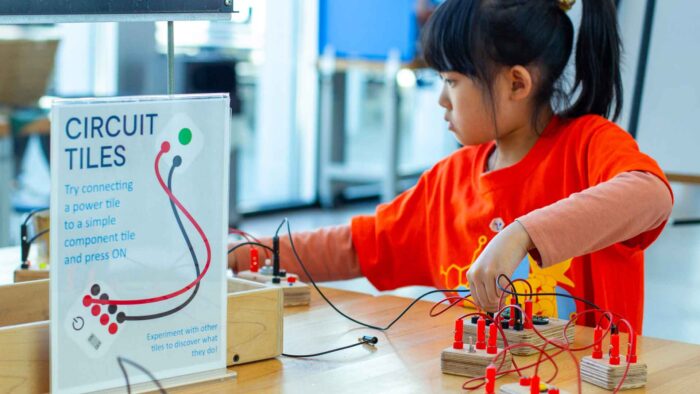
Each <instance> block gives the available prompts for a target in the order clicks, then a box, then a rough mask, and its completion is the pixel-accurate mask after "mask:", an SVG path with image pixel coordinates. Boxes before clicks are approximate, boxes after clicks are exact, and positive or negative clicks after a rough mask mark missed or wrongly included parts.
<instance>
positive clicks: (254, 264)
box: [250, 248, 260, 272]
mask: <svg viewBox="0 0 700 394" xmlns="http://www.w3.org/2000/svg"><path fill="white" fill-rule="evenodd" d="M259 269H260V256H259V255H258V250H257V249H255V248H250V272H258V270H259Z"/></svg>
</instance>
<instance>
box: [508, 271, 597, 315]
mask: <svg viewBox="0 0 700 394" xmlns="http://www.w3.org/2000/svg"><path fill="white" fill-rule="evenodd" d="M501 278H505V279H506V280H507V281H509V282H510V279H509V278H508V276H506V275H504V274H500V275H498V279H497V280H496V286H498V288H499V289H500V290H501V291H502V292H504V293H506V294H510V295H513V296H516V295H519V296H522V297H532V296H555V297H565V298H570V299H572V300H576V301H579V302H582V303H584V304H586V305H588V306H590V307H592V308H594V309H597V310H602V309H601V308H600V307H599V306H598V305H596V304H594V303H592V302H590V301H588V300H584V299H583V298H581V297H576V296H572V295H571V294H563V293H557V292H554V293H518V292H516V291H510V290H507V289H504V288H503V286H501V284H500V283H499V282H500V280H501ZM511 285H512V282H511ZM513 290H515V287H513Z"/></svg>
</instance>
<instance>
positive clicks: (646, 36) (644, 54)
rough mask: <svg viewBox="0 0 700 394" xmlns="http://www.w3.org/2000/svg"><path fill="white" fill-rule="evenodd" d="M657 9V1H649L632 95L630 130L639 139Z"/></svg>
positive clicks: (645, 13)
mask: <svg viewBox="0 0 700 394" xmlns="http://www.w3.org/2000/svg"><path fill="white" fill-rule="evenodd" d="M655 8H656V0H647V6H646V11H645V12H644V26H643V29H642V44H641V47H640V48H639V60H637V77H636V80H635V82H634V94H633V95H632V109H631V110H630V123H629V129H628V131H629V132H630V134H632V137H634V138H637V132H638V131H639V117H640V115H641V110H642V97H643V95H644V82H645V80H646V75H647V65H648V63H649V46H650V43H651V34H652V29H653V25H654V12H655Z"/></svg>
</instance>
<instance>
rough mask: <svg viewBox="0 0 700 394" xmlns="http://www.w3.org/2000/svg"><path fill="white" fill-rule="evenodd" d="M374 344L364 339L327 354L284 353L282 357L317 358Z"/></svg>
mask: <svg viewBox="0 0 700 394" xmlns="http://www.w3.org/2000/svg"><path fill="white" fill-rule="evenodd" d="M373 342H374V341H373V340H372V339H364V340H362V341H360V342H357V343H353V344H352V345H348V346H343V347H339V348H336V349H331V350H326V351H325V352H320V353H313V354H288V353H282V355H283V356H284V357H290V358H309V357H317V356H323V355H324V354H329V353H335V352H339V351H341V350H345V349H350V348H353V347H356V346H360V345H365V344H371V343H373Z"/></svg>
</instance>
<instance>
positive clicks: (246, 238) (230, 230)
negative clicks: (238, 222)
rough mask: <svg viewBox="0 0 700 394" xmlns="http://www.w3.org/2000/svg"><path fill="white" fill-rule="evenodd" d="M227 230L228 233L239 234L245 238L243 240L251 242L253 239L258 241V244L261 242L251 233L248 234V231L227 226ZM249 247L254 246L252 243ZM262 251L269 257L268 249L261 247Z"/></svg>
mask: <svg viewBox="0 0 700 394" xmlns="http://www.w3.org/2000/svg"><path fill="white" fill-rule="evenodd" d="M228 232H229V234H236V235H240V236H241V237H243V238H245V240H246V241H248V242H253V241H255V242H257V243H259V244H261V243H262V242H260V240H259V239H258V238H256V237H255V236H254V235H252V234H250V233H247V232H245V231H243V230H239V229H237V228H229V229H228ZM250 247H251V248H254V247H255V246H254V245H250ZM263 251H264V252H265V257H267V258H269V257H270V251H269V250H267V249H265V248H263Z"/></svg>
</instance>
